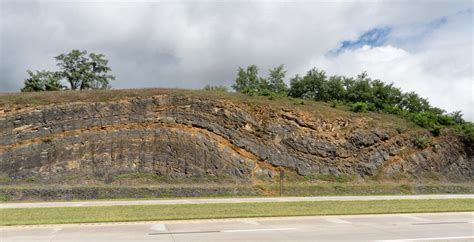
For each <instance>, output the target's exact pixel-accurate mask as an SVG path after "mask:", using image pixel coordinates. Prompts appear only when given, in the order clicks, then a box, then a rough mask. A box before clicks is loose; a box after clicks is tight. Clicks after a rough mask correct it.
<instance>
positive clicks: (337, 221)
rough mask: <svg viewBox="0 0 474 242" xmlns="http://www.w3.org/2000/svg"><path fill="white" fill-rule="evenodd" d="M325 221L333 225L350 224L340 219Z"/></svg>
mask: <svg viewBox="0 0 474 242" xmlns="http://www.w3.org/2000/svg"><path fill="white" fill-rule="evenodd" d="M325 220H326V221H328V222H331V223H335V224H351V222H349V221H347V220H343V219H340V218H327V219H325Z"/></svg>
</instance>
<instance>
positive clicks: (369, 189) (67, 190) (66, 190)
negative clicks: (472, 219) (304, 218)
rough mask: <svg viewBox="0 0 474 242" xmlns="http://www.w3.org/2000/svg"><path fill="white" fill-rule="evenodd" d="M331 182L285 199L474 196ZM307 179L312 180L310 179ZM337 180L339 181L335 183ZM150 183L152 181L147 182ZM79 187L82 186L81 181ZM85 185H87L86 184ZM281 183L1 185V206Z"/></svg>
mask: <svg viewBox="0 0 474 242" xmlns="http://www.w3.org/2000/svg"><path fill="white" fill-rule="evenodd" d="M316 178H317V179H325V180H331V181H321V180H317V181H311V180H309V181H304V180H302V181H300V180H295V181H286V182H285V183H284V187H283V188H284V189H283V195H284V196H341V195H401V194H446V193H450V194H466V193H473V192H474V186H473V183H472V182H465V183H443V182H436V183H428V182H427V183H409V182H406V183H394V182H362V183H359V182H357V181H351V180H350V179H349V178H344V179H336V178H334V177H332V176H322V177H319V176H318V177H316ZM316 178H315V179H316ZM305 179H311V178H306V177H305ZM334 179H335V182H334V181H332V180H334ZM147 181H148V180H147ZM78 184H81V183H80V182H79V183H78ZM83 184H84V183H83ZM279 192H280V185H279V183H278V182H259V183H257V184H243V183H239V184H236V183H225V182H221V183H202V181H196V182H195V183H177V184H169V183H162V182H159V183H152V182H149V181H148V183H147V184H145V183H142V184H135V185H130V184H126V183H122V185H120V184H109V185H105V184H103V185H100V184H96V185H59V184H31V183H29V184H21V185H0V203H1V202H13V201H14V202H18V201H45V200H48V201H60V200H68V201H70V200H91V199H92V200H96V199H162V198H173V199H174V198H183V197H236V196H237V197H254V196H259V197H262V196H278V195H279Z"/></svg>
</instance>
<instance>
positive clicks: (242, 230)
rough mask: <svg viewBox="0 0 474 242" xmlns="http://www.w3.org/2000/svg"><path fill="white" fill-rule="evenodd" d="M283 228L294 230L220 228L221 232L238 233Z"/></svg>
mask: <svg viewBox="0 0 474 242" xmlns="http://www.w3.org/2000/svg"><path fill="white" fill-rule="evenodd" d="M283 230H296V229H295V228H275V229H234V230H222V231H220V232H221V233H239V232H263V231H283Z"/></svg>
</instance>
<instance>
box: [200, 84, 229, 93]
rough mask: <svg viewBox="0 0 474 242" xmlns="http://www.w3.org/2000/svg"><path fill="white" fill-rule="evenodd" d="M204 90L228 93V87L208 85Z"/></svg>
mask: <svg viewBox="0 0 474 242" xmlns="http://www.w3.org/2000/svg"><path fill="white" fill-rule="evenodd" d="M203 90H205V91H214V92H227V87H226V86H213V85H206V86H204V88H203Z"/></svg>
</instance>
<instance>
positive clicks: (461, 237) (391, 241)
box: [377, 235, 474, 242]
mask: <svg viewBox="0 0 474 242" xmlns="http://www.w3.org/2000/svg"><path fill="white" fill-rule="evenodd" d="M453 239H474V236H472V235H471V236H459V237H438V238H436V237H435V238H416V239H395V240H377V241H378V242H402V241H432V240H453Z"/></svg>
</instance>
